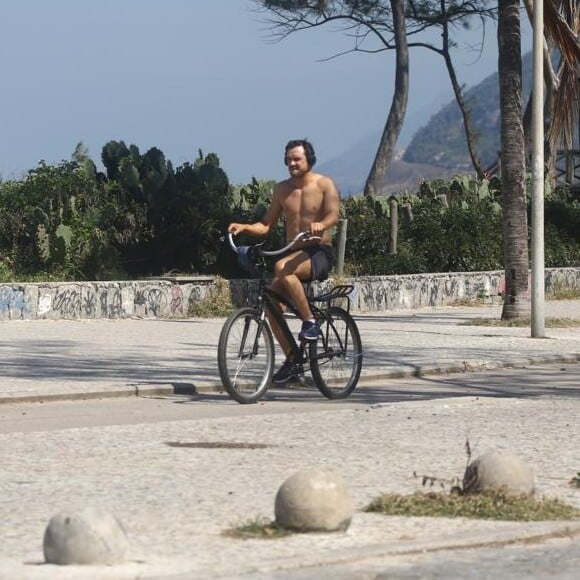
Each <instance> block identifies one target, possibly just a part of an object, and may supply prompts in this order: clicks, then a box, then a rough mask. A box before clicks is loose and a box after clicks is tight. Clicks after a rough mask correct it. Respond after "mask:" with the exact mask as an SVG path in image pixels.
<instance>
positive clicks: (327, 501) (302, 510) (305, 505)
mask: <svg viewBox="0 0 580 580" xmlns="http://www.w3.org/2000/svg"><path fill="white" fill-rule="evenodd" d="M353 512H354V504H353V501H352V499H351V497H350V494H349V492H348V490H347V489H346V485H345V484H344V481H343V480H342V478H341V477H340V476H339V475H338V474H336V473H334V472H332V471H328V470H323V469H319V468H310V469H304V470H301V471H298V472H297V473H295V474H294V475H292V476H291V477H289V478H288V479H287V480H286V481H285V482H284V483H283V484H282V485H281V487H280V489H279V490H278V493H277V494H276V502H275V513H276V523H277V524H278V525H280V526H282V527H284V528H287V529H291V530H296V531H300V532H334V531H343V530H346V529H347V528H348V526H349V525H350V522H351V520H352V516H353Z"/></svg>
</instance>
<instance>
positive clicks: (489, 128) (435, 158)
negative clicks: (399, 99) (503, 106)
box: [403, 53, 532, 171]
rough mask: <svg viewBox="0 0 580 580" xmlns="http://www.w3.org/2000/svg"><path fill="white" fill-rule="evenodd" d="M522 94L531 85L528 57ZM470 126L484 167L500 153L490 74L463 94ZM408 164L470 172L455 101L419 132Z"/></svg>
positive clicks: (496, 97)
mask: <svg viewBox="0 0 580 580" xmlns="http://www.w3.org/2000/svg"><path fill="white" fill-rule="evenodd" d="M522 70H523V79H524V81H523V82H524V94H525V95H529V93H530V89H531V84H532V54H531V53H528V54H526V55H525V56H524V57H523V61H522ZM465 96H466V100H467V102H468V104H469V107H470V110H471V115H472V120H473V124H474V127H475V130H476V133H477V137H478V143H477V151H478V154H479V157H480V158H481V161H482V163H483V165H484V166H488V165H491V164H492V163H493V162H494V161H496V160H497V155H498V151H499V149H500V109H499V79H498V74H497V73H494V74H492V75H490V76H488V77H487V78H485V79H484V80H483V81H481V83H479V84H478V85H476V86H475V87H473V88H471V89H470V90H468V91H466V93H465ZM403 159H404V160H405V161H407V162H408V163H429V164H433V165H436V166H439V167H445V168H449V169H453V170H456V171H471V170H472V166H471V160H470V158H469V152H468V151H467V144H466V139H465V130H464V128H463V121H462V118H461V112H460V110H459V106H458V105H457V103H456V102H455V100H453V101H451V102H450V103H448V104H447V105H445V106H444V107H443V108H442V109H441V110H440V111H439V112H437V113H436V114H435V115H433V117H431V119H430V121H429V122H428V123H427V124H426V125H425V126H424V127H422V128H421V129H419V130H418V131H417V132H416V133H415V135H414V136H413V138H412V139H411V142H410V143H409V146H408V147H407V149H406V150H405V154H404V155H403Z"/></svg>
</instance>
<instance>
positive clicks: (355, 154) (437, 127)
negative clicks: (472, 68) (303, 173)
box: [317, 53, 532, 196]
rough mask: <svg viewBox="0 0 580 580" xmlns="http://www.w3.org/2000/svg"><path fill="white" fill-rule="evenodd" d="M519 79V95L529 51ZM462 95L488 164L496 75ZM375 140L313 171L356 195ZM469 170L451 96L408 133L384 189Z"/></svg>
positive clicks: (496, 128)
mask: <svg viewBox="0 0 580 580" xmlns="http://www.w3.org/2000/svg"><path fill="white" fill-rule="evenodd" d="M523 78H524V94H526V95H528V94H529V92H530V88H531V82H532V55H531V53H528V54H526V55H525V56H524V57H523ZM446 82H448V81H447V80H446ZM465 95H466V98H467V101H468V103H469V105H470V107H471V111H472V117H473V122H474V125H475V128H476V131H477V133H478V152H479V155H480V157H481V159H482V163H483V164H484V165H485V166H487V165H491V164H492V163H493V162H494V161H495V160H496V159H497V154H498V151H499V148H500V111H499V84H498V75H497V73H494V74H492V75H490V76H488V77H486V78H485V79H483V81H481V82H480V83H479V84H477V85H475V86H474V87H473V88H471V89H469V90H468V91H466V93H465ZM408 122H409V119H407V120H406V123H408ZM379 138H380V133H376V134H374V135H371V136H369V137H367V138H366V139H363V140H361V141H359V142H358V143H356V144H355V145H353V146H352V147H351V148H350V149H348V150H347V151H345V152H344V153H343V154H342V155H339V156H337V157H335V158H333V159H331V160H329V161H327V162H325V163H321V164H320V165H319V166H318V167H317V169H319V170H320V171H321V172H323V173H327V174H328V175H331V176H332V177H333V178H334V179H335V180H336V182H337V183H338V185H339V187H340V189H341V192H342V194H343V196H349V195H356V194H359V193H361V192H362V190H363V188H364V184H365V181H366V178H367V176H368V172H369V170H370V167H371V164H372V161H373V159H374V156H375V154H376V150H377V146H378V142H379ZM403 145H404V143H403ZM472 171H473V168H472V166H471V161H470V158H469V152H468V151H467V145H466V141H465V132H464V129H463V122H462V119H461V113H460V111H459V107H458V106H457V103H456V102H455V100H451V101H449V102H448V103H447V104H445V105H444V106H442V107H441V108H440V109H439V110H438V111H437V113H435V114H434V115H432V116H431V118H430V119H429V120H428V122H427V123H426V124H425V125H423V126H422V127H420V128H419V129H418V130H417V131H415V132H414V134H413V136H412V138H411V140H410V142H409V144H408V146H407V147H406V148H405V149H404V151H403V152H402V156H401V154H399V156H398V157H397V158H396V159H395V160H393V162H392V163H391V165H390V167H389V168H388V170H387V175H386V178H385V184H384V191H385V193H393V192H399V191H403V190H416V189H417V184H418V182H419V180H420V179H434V178H444V177H450V176H452V175H454V174H456V173H471V172H472Z"/></svg>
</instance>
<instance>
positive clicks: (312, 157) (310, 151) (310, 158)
mask: <svg viewBox="0 0 580 580" xmlns="http://www.w3.org/2000/svg"><path fill="white" fill-rule="evenodd" d="M294 147H304V153H305V155H306V161H307V162H308V165H310V167H313V166H314V164H315V163H316V153H314V147H312V143H310V141H308V139H293V140H292V141H288V143H286V148H285V149H284V165H288V151H290V149H294Z"/></svg>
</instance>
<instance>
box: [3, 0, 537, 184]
mask: <svg viewBox="0 0 580 580" xmlns="http://www.w3.org/2000/svg"><path fill="white" fill-rule="evenodd" d="M254 7H255V5H254V4H253V3H252V2H251V1H250V0H165V1H164V2H159V1H158V0H18V2H16V1H14V0H13V1H11V2H5V3H4V5H3V10H2V24H1V29H0V66H1V69H0V70H1V71H2V74H1V83H2V90H1V91H0V176H1V177H2V178H3V179H9V178H18V177H20V176H21V175H22V174H23V173H24V172H25V171H27V170H28V169H32V168H33V167H35V166H36V165H37V163H38V162H39V160H41V159H44V160H46V161H47V162H48V163H58V162H59V161H60V160H62V159H68V158H70V155H71V153H72V152H73V150H74V148H75V146H76V144H77V143H78V142H79V141H82V142H83V143H84V144H85V145H86V146H87V147H88V149H89V154H90V156H91V157H92V158H93V159H94V160H95V162H97V163H99V160H100V154H101V148H102V146H103V145H104V144H105V143H106V142H107V141H109V140H111V139H116V140H123V141H125V143H127V145H129V144H131V143H133V144H135V145H137V146H138V147H139V148H140V150H141V152H142V153H144V152H145V151H146V150H147V149H149V148H150V147H158V148H160V149H161V150H162V151H163V152H164V153H165V155H166V157H167V158H168V159H170V160H171V161H172V162H173V164H174V165H179V164H181V163H183V162H185V161H192V160H193V159H195V157H196V156H197V152H198V149H200V148H201V149H202V150H203V152H204V153H209V152H214V153H217V154H218V156H219V157H220V159H221V163H222V167H223V168H224V170H225V171H226V173H227V174H228V176H229V177H230V180H231V181H232V182H233V183H243V182H247V181H249V180H250V179H251V177H252V176H256V177H258V178H261V179H278V178H281V177H284V175H285V168H284V166H283V165H282V153H283V147H284V144H285V143H286V141H287V140H288V139H294V138H303V137H308V138H310V139H311V140H312V142H313V143H314V145H315V147H316V150H317V154H318V158H319V160H320V161H322V162H324V161H327V160H329V159H331V158H332V157H334V156H336V155H339V154H341V153H342V152H344V151H345V150H347V149H348V148H349V147H351V146H352V145H353V144H354V143H356V142H357V141H359V140H360V139H362V138H364V137H366V136H368V135H370V134H372V133H375V132H377V131H380V130H381V129H382V127H383V125H384V122H385V119H386V115H387V112H388V107H389V104H390V99H391V96H392V86H393V79H394V66H393V55H391V54H386V53H382V54H379V55H365V54H348V55H346V56H342V57H340V58H336V59H333V60H331V61H327V62H321V60H322V59H324V58H326V57H329V56H332V55H334V54H336V53H338V52H341V51H344V50H347V49H348V48H349V47H350V41H349V40H348V39H347V38H346V37H345V36H344V35H342V34H341V33H339V32H335V31H333V30H331V29H318V30H316V31H314V30H312V31H305V32H301V33H299V34H297V35H294V36H292V37H290V38H288V39H286V40H284V41H283V42H281V43H272V41H271V37H270V35H269V31H268V27H267V25H266V24H265V23H264V22H263V16H260V15H258V14H256V13H255V11H254V10H253V8H254ZM476 38H477V34H476V33H475V32H471V33H470V34H469V35H465V38H464V40H465V41H469V42H472V43H473V42H475V39H476ZM528 40H529V44H530V45H531V39H528ZM524 49H526V48H525V47H524ZM455 60H456V63H457V70H458V76H459V79H460V82H462V83H466V84H467V86H471V85H473V84H476V83H477V82H479V81H480V80H482V79H483V78H484V77H485V76H487V75H488V74H490V73H492V72H495V71H496V69H497V48H496V38H495V31H494V30H491V29H489V30H488V33H487V43H486V46H485V50H484V53H483V55H482V56H481V58H479V59H477V57H476V55H475V54H474V52H473V51H469V50H461V51H457V52H456V53H455ZM410 88H411V94H410V99H409V109H408V122H409V124H410V125H413V124H417V123H418V122H420V121H424V120H427V119H428V117H429V115H430V114H432V113H435V112H436V110H437V108H438V107H439V106H440V105H441V104H442V103H443V102H446V101H447V100H448V99H449V98H450V96H451V92H450V88H449V81H448V80H447V76H446V73H445V70H444V68H443V65H442V61H441V59H440V58H437V57H436V56H434V55H432V54H431V53H428V52H426V51H413V52H412V53H411V87H410Z"/></svg>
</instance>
